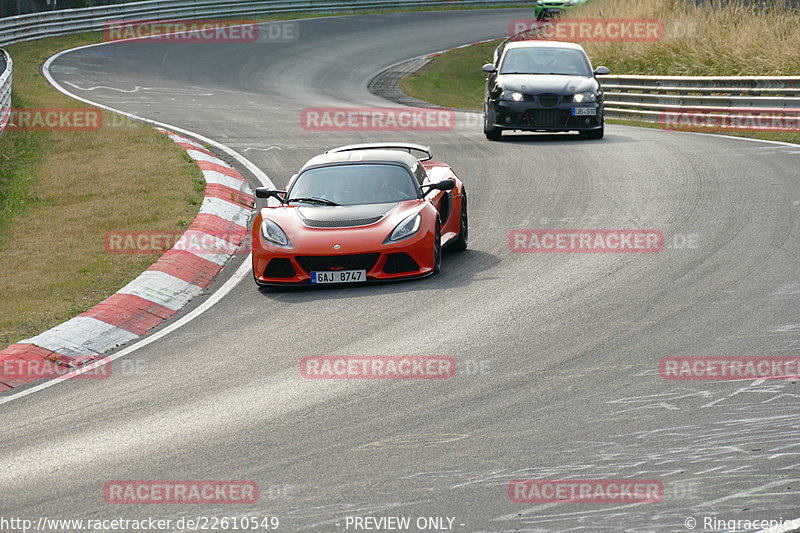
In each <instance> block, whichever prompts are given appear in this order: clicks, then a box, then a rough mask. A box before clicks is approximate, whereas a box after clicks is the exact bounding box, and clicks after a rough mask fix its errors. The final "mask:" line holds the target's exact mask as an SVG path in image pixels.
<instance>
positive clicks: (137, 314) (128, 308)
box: [78, 252, 175, 335]
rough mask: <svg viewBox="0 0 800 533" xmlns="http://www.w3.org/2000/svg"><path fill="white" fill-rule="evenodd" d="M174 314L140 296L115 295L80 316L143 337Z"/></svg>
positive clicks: (170, 310) (166, 308)
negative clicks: (94, 319)
mask: <svg viewBox="0 0 800 533" xmlns="http://www.w3.org/2000/svg"><path fill="white" fill-rule="evenodd" d="M167 253H169V252H167ZM165 255H166V254H165ZM159 261H160V260H159ZM173 314H175V311H173V310H172V309H169V308H168V307H164V306H163V305H159V304H157V303H155V302H151V301H150V300H145V299H144V298H140V297H139V296H134V295H133V294H114V295H112V296H109V297H108V298H106V299H105V300H103V301H102V302H100V303H99V304H97V305H95V306H94V307H92V308H91V309H90V310H88V311H86V312H85V313H81V314H80V315H78V316H90V317H92V318H96V319H97V320H102V321H103V322H105V323H107V324H111V325H112V326H117V327H119V328H122V329H124V330H126V331H130V332H131V333H135V334H136V335H142V334H144V333H145V332H147V331H148V330H150V329H152V328H154V327H156V326H157V325H159V324H160V323H161V322H162V321H163V320H164V319H166V318H169V317H170V316H172V315H173Z"/></svg>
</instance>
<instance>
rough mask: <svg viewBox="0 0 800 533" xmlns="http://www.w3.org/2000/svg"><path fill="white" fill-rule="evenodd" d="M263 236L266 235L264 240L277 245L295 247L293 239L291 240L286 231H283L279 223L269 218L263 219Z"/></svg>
mask: <svg viewBox="0 0 800 533" xmlns="http://www.w3.org/2000/svg"><path fill="white" fill-rule="evenodd" d="M261 236H262V237H264V240H266V241H268V242H271V243H272V244H274V245H276V246H281V247H283V248H293V246H292V241H290V240H289V237H288V236H287V235H286V232H285V231H283V229H281V227H280V226H279V225H277V224H276V223H274V222H273V221H271V220H269V219H267V218H265V219H264V220H262V221H261Z"/></svg>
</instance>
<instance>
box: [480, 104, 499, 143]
mask: <svg viewBox="0 0 800 533" xmlns="http://www.w3.org/2000/svg"><path fill="white" fill-rule="evenodd" d="M483 133H484V135H486V138H487V139H489V140H490V141H499V140H500V137H502V136H503V130H501V129H498V128H495V127H494V126H491V125H489V109H488V106H487V108H485V109H484V113H483Z"/></svg>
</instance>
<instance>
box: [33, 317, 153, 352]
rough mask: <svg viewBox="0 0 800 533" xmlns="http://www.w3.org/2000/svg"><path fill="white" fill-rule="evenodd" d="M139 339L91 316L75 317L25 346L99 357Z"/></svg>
mask: <svg viewBox="0 0 800 533" xmlns="http://www.w3.org/2000/svg"><path fill="white" fill-rule="evenodd" d="M136 337H138V335H136V334H134V333H131V332H130V331H126V330H124V329H122V328H118V327H116V326H112V325H111V324H107V323H105V322H103V321H102V320H98V319H96V318H92V317H88V316H76V317H75V318H71V319H69V320H67V321H66V322H62V323H61V324H59V325H57V326H56V327H54V328H50V329H48V330H47V331H45V332H44V333H40V334H39V335H36V336H35V337H31V338H30V339H27V340H25V341H22V342H27V343H30V344H35V345H36V346H40V347H42V348H46V349H48V350H50V351H52V352H56V353H57V354H62V355H66V356H68V357H85V356H93V355H99V354H101V353H103V352H105V351H107V350H110V349H112V348H116V347H117V346H119V345H121V344H125V343H126V342H129V341H132V340H133V339H135V338H136Z"/></svg>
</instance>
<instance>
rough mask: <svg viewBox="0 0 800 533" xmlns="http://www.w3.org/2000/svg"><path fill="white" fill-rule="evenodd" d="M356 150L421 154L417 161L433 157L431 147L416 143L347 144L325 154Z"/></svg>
mask: <svg viewBox="0 0 800 533" xmlns="http://www.w3.org/2000/svg"><path fill="white" fill-rule="evenodd" d="M357 150H408V153H409V154H410V153H411V152H412V151H413V150H416V151H418V152H423V153H424V154H425V157H419V158H417V159H418V160H419V161H428V160H429V159H431V157H433V155H432V154H431V147H430V146H425V145H422V144H416V143H392V142H388V143H364V144H348V145H347V146H340V147H338V148H331V149H330V150H326V151H325V153H326V154H335V153H338V152H355V151H357Z"/></svg>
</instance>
